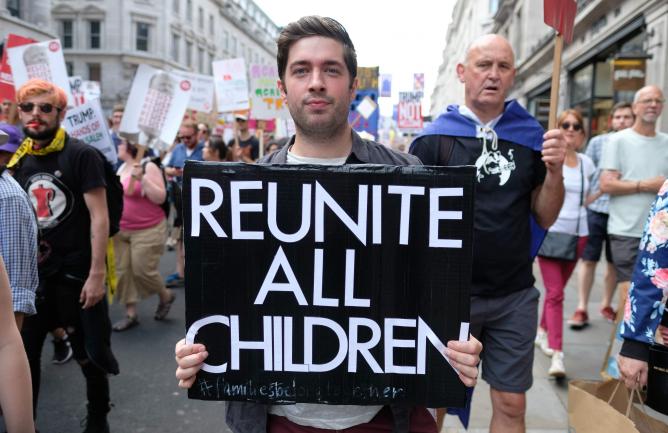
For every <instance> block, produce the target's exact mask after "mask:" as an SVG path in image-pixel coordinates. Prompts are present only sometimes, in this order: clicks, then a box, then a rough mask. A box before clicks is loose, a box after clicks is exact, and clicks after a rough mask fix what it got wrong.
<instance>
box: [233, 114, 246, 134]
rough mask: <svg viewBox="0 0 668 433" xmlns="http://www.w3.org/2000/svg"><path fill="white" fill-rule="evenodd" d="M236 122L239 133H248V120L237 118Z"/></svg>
mask: <svg viewBox="0 0 668 433" xmlns="http://www.w3.org/2000/svg"><path fill="white" fill-rule="evenodd" d="M234 121H235V122H236V124H237V129H238V130H239V132H242V133H244V134H245V133H246V132H248V120H246V119H239V118H237V119H234Z"/></svg>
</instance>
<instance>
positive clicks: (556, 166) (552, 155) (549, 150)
mask: <svg viewBox="0 0 668 433" xmlns="http://www.w3.org/2000/svg"><path fill="white" fill-rule="evenodd" d="M543 140H544V141H543V151H542V155H543V158H542V159H543V162H544V163H545V166H546V167H547V170H548V171H549V172H554V173H557V174H561V167H562V166H563V165H564V158H565V157H566V140H564V135H563V134H562V132H561V129H550V130H549V131H547V132H546V133H545V134H544V135H543Z"/></svg>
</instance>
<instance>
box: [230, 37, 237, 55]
mask: <svg viewBox="0 0 668 433" xmlns="http://www.w3.org/2000/svg"><path fill="white" fill-rule="evenodd" d="M230 51H231V53H232V55H233V56H234V57H236V56H237V38H235V37H234V36H232V46H231V47H230Z"/></svg>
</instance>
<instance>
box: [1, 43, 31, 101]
mask: <svg viewBox="0 0 668 433" xmlns="http://www.w3.org/2000/svg"><path fill="white" fill-rule="evenodd" d="M33 42H37V41H36V40H34V39H31V38H24V37H23V36H19V35H15V34H13V33H10V34H8V35H7V38H6V39H5V50H4V51H3V52H2V60H0V102H1V101H4V100H10V101H14V99H15V97H16V95H15V91H14V79H13V78H12V67H11V66H10V65H9V57H8V55H7V48H12V47H18V46H21V45H27V44H32V43H33Z"/></svg>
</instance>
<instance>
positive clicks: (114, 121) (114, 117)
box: [111, 111, 123, 131]
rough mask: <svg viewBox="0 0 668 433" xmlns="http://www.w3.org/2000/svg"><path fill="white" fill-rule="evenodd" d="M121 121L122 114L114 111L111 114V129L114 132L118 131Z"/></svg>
mask: <svg viewBox="0 0 668 433" xmlns="http://www.w3.org/2000/svg"><path fill="white" fill-rule="evenodd" d="M121 120H123V112H122V111H114V112H113V113H112V114H111V127H112V128H113V129H114V130H115V131H118V128H120V127H121Z"/></svg>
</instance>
